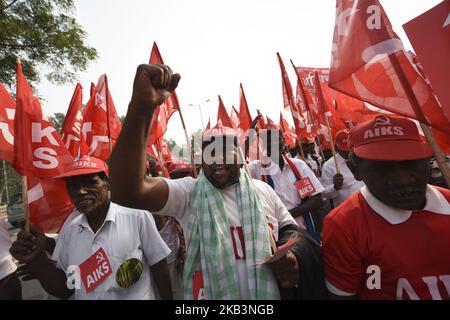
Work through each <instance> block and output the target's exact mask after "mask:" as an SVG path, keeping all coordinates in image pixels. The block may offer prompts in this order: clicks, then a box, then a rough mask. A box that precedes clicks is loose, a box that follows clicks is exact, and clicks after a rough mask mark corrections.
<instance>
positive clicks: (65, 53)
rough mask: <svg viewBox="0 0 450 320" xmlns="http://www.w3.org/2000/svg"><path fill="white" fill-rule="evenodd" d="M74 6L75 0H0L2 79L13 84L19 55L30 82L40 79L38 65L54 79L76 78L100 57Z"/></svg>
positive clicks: (9, 84)
mask: <svg viewBox="0 0 450 320" xmlns="http://www.w3.org/2000/svg"><path fill="white" fill-rule="evenodd" d="M74 8H75V5H74V1H73V0H9V1H5V0H0V30H1V32H0V82H2V83H3V84H5V85H6V86H7V87H9V88H10V89H11V88H12V85H13V84H14V83H15V73H16V56H19V57H20V58H21V61H22V68H23V72H24V74H25V75H26V76H27V78H28V80H29V81H31V82H39V81H40V76H39V73H40V72H39V70H38V69H45V70H46V71H47V72H46V74H45V76H46V78H47V79H48V80H49V81H51V82H52V83H57V84H61V83H65V82H74V81H75V80H76V73H77V72H78V71H84V70H86V68H87V66H88V63H89V61H91V60H94V59H96V58H97V51H96V50H95V48H92V47H90V46H88V45H87V44H86V43H85V38H86V32H85V31H84V30H83V29H82V28H81V26H80V25H79V24H78V23H77V21H76V19H75V18H74V17H73V13H74Z"/></svg>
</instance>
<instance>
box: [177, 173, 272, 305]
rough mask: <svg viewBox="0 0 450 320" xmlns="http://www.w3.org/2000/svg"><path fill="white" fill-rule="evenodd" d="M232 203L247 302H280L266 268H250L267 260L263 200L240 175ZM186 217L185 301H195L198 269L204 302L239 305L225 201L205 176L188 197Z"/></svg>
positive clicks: (246, 176) (248, 181)
mask: <svg viewBox="0 0 450 320" xmlns="http://www.w3.org/2000/svg"><path fill="white" fill-rule="evenodd" d="M236 199H237V202H238V208H239V213H240V215H241V224H242V229H243V234H244V240H245V250H246V252H245V254H246V264H247V275H248V286H249V291H250V299H252V300H253V299H258V300H270V299H279V298H280V294H279V290H278V285H277V282H276V280H275V278H274V276H273V274H272V271H271V270H270V269H269V268H268V267H266V266H259V267H254V264H255V263H258V262H261V261H263V260H264V259H265V258H266V257H267V256H269V255H270V254H271V247H270V238H269V237H270V236H271V234H270V229H269V227H268V225H267V220H266V218H265V216H264V214H263V210H262V204H261V200H260V198H259V196H258V193H257V191H256V190H255V186H254V184H253V182H252V181H251V178H250V177H249V176H248V174H247V173H246V172H245V171H244V170H241V174H240V178H239V184H238V185H237V187H236ZM189 212H190V213H191V215H190V217H189V218H188V219H189V221H188V229H187V231H188V232H190V234H188V235H187V236H188V238H189V244H188V249H187V255H186V257H187V260H186V264H185V266H184V276H183V280H184V281H183V282H184V284H185V287H184V297H185V299H188V300H192V299H193V292H192V279H193V275H194V272H195V271H196V270H199V269H201V270H202V273H203V282H204V292H205V296H206V299H209V300H211V299H214V300H219V299H220V300H235V299H239V298H240V296H239V284H238V276H237V273H238V271H237V266H236V258H235V255H234V250H233V244H232V239H231V232H230V229H229V222H228V216H227V213H226V211H225V206H224V199H223V196H222V195H221V194H220V192H219V190H217V189H216V188H215V187H214V186H213V185H212V184H211V183H210V182H209V181H208V179H207V178H206V177H205V176H204V175H203V174H201V176H200V177H199V178H198V180H197V182H196V183H195V186H194V189H193V190H192V192H191V198H190V204H189Z"/></svg>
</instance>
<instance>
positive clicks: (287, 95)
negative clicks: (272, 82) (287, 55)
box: [277, 52, 294, 110]
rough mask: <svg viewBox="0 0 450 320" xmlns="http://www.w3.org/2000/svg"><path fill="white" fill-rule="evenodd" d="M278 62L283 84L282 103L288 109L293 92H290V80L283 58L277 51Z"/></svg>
mask: <svg viewBox="0 0 450 320" xmlns="http://www.w3.org/2000/svg"><path fill="white" fill-rule="evenodd" d="M277 57H278V63H279V64H280V69H281V80H282V86H283V103H284V107H285V108H286V109H288V110H290V108H291V106H292V102H293V97H294V94H293V92H292V85H291V81H290V80H289V76H288V74H287V72H286V68H285V66H284V63H283V60H282V59H281V56H280V54H279V53H278V52H277Z"/></svg>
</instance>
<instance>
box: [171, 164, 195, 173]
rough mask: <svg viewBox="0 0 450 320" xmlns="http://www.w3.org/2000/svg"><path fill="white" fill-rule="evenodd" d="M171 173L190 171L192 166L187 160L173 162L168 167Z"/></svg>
mask: <svg viewBox="0 0 450 320" xmlns="http://www.w3.org/2000/svg"><path fill="white" fill-rule="evenodd" d="M168 170H169V173H172V172H174V171H178V170H183V171H190V170H191V167H190V166H189V164H188V163H187V162H172V163H171V164H170V165H169V167H168Z"/></svg>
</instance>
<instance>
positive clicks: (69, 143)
mask: <svg viewBox="0 0 450 320" xmlns="http://www.w3.org/2000/svg"><path fill="white" fill-rule="evenodd" d="M82 90H83V88H82V87H81V84H79V83H78V84H77V86H76V87H75V91H74V93H73V96H72V100H71V101H70V104H69V109H68V110H67V113H66V117H65V119H64V124H63V126H62V128H61V136H62V140H63V142H64V144H65V145H66V148H67V149H68V150H69V152H70V154H71V155H72V157H74V158H75V157H78V153H79V149H80V137H81V125H82V122H83V113H82V110H81V108H82V106H83V105H82V101H83V92H82ZM83 142H84V141H83Z"/></svg>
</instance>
